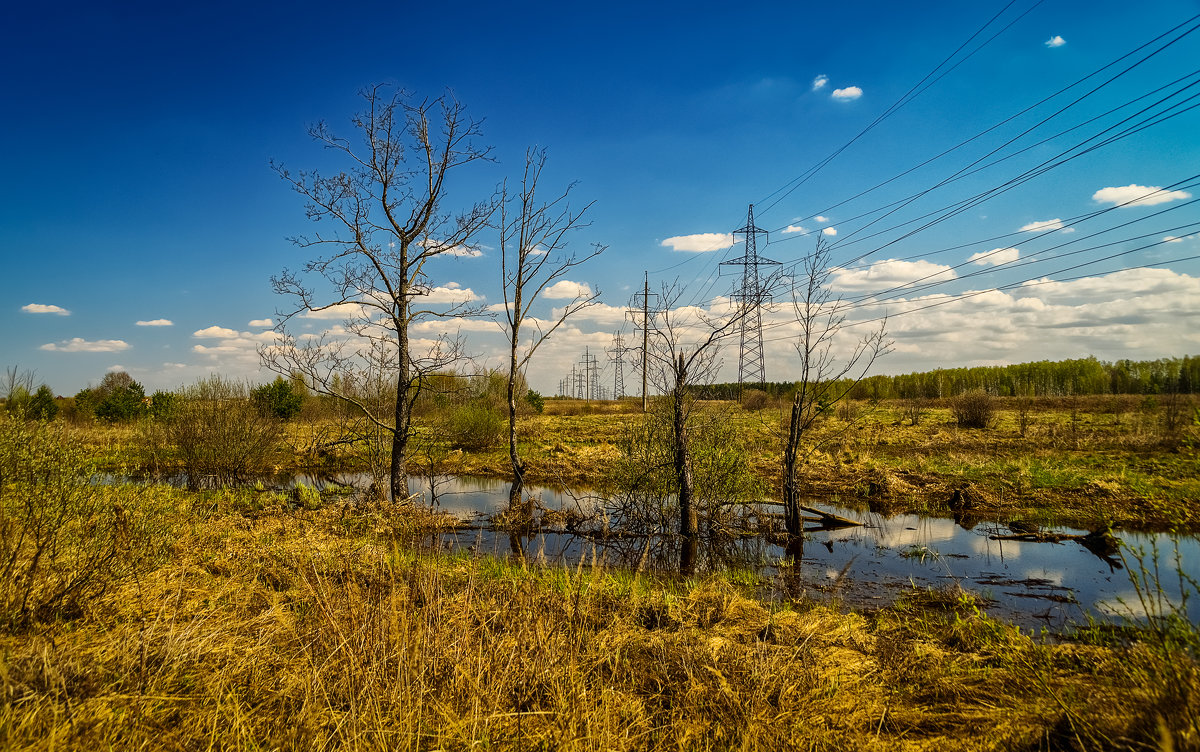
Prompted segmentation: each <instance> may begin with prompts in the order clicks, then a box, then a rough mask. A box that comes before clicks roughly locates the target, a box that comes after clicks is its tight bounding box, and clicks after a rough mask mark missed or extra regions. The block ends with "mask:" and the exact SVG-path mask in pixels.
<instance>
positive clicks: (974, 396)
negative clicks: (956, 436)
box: [950, 389, 996, 428]
mask: <svg viewBox="0 0 1200 752" xmlns="http://www.w3.org/2000/svg"><path fill="white" fill-rule="evenodd" d="M950 409H951V411H953V413H954V420H955V421H956V422H957V423H958V427H959V428H987V427H988V426H990V425H991V424H992V420H993V419H994V418H995V416H996V404H995V398H993V397H992V395H990V394H988V393H987V392H985V391H983V390H982V389H972V390H971V391H969V392H963V393H962V394H960V395H958V396H957V397H955V398H954V401H953V402H952V403H951V406H950Z"/></svg>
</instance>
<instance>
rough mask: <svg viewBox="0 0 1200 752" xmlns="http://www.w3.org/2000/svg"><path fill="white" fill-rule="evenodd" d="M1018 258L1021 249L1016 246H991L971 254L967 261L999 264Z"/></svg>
mask: <svg viewBox="0 0 1200 752" xmlns="http://www.w3.org/2000/svg"><path fill="white" fill-rule="evenodd" d="M1019 258H1021V251H1020V250H1019V249H1017V248H993V249H992V250H990V251H980V252H979V253H976V254H973V255H972V256H971V258H969V259H967V261H970V262H971V263H973V264H979V265H980V266H988V265H991V266H999V265H1000V264H1009V263H1012V262H1013V261H1016V260H1017V259H1019Z"/></svg>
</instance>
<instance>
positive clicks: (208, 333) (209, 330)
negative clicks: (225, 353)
mask: <svg viewBox="0 0 1200 752" xmlns="http://www.w3.org/2000/svg"><path fill="white" fill-rule="evenodd" d="M192 336H193V337H200V338H201V339H206V338H207V339H231V338H233V337H236V336H238V332H237V330H236V329H227V328H225V327H223V326H210V327H206V328H204V329H197V330H196V331H194V332H192Z"/></svg>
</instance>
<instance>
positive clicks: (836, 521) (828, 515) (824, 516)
mask: <svg viewBox="0 0 1200 752" xmlns="http://www.w3.org/2000/svg"><path fill="white" fill-rule="evenodd" d="M800 508H801V509H802V510H804V511H805V512H808V513H809V514H815V515H817V516H818V517H820V518H821V522H823V523H824V524H826V525H828V526H830V527H832V526H835V525H836V526H839V527H861V526H862V524H863V523H861V522H859V521H858V520H852V519H850V518H848V517H841V516H839V515H836V514H833V513H832V512H822V511H821V510H820V509H817V508H816V507H806V506H804V505H803V504H801V505H800Z"/></svg>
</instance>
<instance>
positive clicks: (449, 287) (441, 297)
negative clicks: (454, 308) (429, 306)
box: [418, 282, 483, 305]
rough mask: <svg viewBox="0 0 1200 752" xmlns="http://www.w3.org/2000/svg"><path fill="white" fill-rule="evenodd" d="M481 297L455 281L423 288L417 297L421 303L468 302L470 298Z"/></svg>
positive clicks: (480, 298) (478, 298) (449, 303)
mask: <svg viewBox="0 0 1200 752" xmlns="http://www.w3.org/2000/svg"><path fill="white" fill-rule="evenodd" d="M482 299H483V298H482V297H480V296H479V295H476V294H475V291H474V290H472V289H471V288H469V287H463V286H462V285H460V284H458V283H457V282H447V283H446V284H445V285H441V286H438V287H428V288H425V290H424V291H423V292H422V294H421V297H420V298H418V300H420V301H421V302H422V303H444V304H447V305H456V304H462V303H470V302H471V301H472V300H482Z"/></svg>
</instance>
